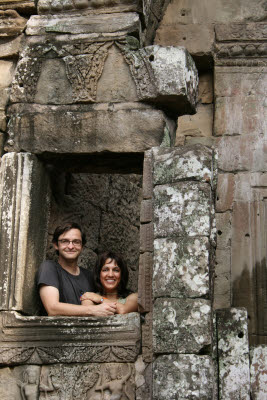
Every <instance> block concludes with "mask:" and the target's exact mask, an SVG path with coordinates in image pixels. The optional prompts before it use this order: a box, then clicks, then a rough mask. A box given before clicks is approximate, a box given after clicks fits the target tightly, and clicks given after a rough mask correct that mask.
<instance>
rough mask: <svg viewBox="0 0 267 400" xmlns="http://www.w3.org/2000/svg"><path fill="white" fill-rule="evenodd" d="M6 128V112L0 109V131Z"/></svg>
mask: <svg viewBox="0 0 267 400" xmlns="http://www.w3.org/2000/svg"><path fill="white" fill-rule="evenodd" d="M5 130H6V113H5V112H4V111H0V131H2V132H4V131H5Z"/></svg>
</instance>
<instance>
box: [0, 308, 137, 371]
mask: <svg viewBox="0 0 267 400" xmlns="http://www.w3.org/2000/svg"><path fill="white" fill-rule="evenodd" d="M0 324H1V325H0V329H1V330H0V341H1V344H0V364H2V365H6V364H8V365H14V364H31V363H34V364H51V363H57V362H66V363H73V362H122V361H123V362H134V361H135V360H136V358H137V356H138V354H139V347H140V318H139V314H138V313H130V314H127V315H115V316H113V317H103V318H95V317H39V316H32V317H24V316H21V315H20V314H18V313H16V312H14V311H11V312H2V313H1V314H0Z"/></svg>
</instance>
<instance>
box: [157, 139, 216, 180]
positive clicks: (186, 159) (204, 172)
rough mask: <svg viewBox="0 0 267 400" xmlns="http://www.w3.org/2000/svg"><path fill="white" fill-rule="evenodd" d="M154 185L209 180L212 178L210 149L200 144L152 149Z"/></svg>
mask: <svg viewBox="0 0 267 400" xmlns="http://www.w3.org/2000/svg"><path fill="white" fill-rule="evenodd" d="M153 152H154V172H153V182H154V184H155V185H162V184H165V183H174V182H179V181H181V180H188V179H192V180H194V181H195V180H198V181H202V182H210V181H211V179H212V155H213V153H212V150H211V149H209V148H207V147H204V146H201V145H196V146H192V147H190V146H187V147H183V148H179V149H174V150H172V151H170V150H169V149H162V148H158V149H153Z"/></svg>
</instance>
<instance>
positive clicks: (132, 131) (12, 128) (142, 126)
mask: <svg viewBox="0 0 267 400" xmlns="http://www.w3.org/2000/svg"><path fill="white" fill-rule="evenodd" d="M111 111H113V112H111ZM9 115H10V117H11V120H10V125H9V140H8V142H7V146H6V149H7V150H8V151H10V150H11V151H13V150H16V151H19V150H20V149H23V150H24V151H30V152H32V153H37V154H41V153H45V152H48V153H58V154H59V153H69V154H74V153H76V154H77V153H78V154H82V153H83V154H89V153H95V152H102V151H111V152H117V153H118V152H119V153H121V152H122V153H123V152H126V153H127V152H128V153H131V152H135V153H136V152H143V151H145V150H147V149H149V148H151V147H153V146H158V145H160V143H161V141H162V139H163V135H164V127H165V121H166V119H165V116H164V113H163V112H162V111H158V110H154V109H153V108H151V107H150V106H146V105H142V104H138V103H120V104H118V105H114V106H111V107H110V105H109V104H101V105H83V106H81V105H80V106H79V105H77V106H74V105H72V106H68V107H67V106H51V107H50V106H40V105H34V106H33V105H14V106H11V108H9Z"/></svg>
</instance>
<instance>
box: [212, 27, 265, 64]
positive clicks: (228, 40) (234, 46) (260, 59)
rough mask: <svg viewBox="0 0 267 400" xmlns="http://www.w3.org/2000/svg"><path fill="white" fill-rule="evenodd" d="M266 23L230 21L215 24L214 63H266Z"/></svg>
mask: <svg viewBox="0 0 267 400" xmlns="http://www.w3.org/2000/svg"><path fill="white" fill-rule="evenodd" d="M265 30H266V24H265V23H232V24H218V25H215V32H216V45H215V64H216V65H233V66H243V65H244V66H257V65H262V66H265V65H266V56H267V47H266V33H265Z"/></svg>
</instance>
